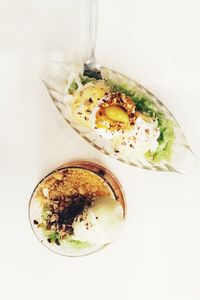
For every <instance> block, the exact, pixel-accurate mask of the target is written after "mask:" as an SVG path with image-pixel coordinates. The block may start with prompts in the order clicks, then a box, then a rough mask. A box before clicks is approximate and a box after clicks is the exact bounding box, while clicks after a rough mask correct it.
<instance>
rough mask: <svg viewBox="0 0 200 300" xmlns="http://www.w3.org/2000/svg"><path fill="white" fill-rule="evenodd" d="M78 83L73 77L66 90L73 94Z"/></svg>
mask: <svg viewBox="0 0 200 300" xmlns="http://www.w3.org/2000/svg"><path fill="white" fill-rule="evenodd" d="M77 88H78V84H77V83H76V81H75V79H74V80H73V81H72V83H71V85H70V87H69V89H68V91H69V93H70V94H73V93H74V91H75V90H77Z"/></svg>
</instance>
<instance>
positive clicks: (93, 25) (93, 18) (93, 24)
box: [89, 0, 98, 58]
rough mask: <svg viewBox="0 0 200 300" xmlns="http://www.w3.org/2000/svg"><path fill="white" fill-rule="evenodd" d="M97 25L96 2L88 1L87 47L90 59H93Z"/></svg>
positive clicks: (96, 0)
mask: <svg viewBox="0 0 200 300" xmlns="http://www.w3.org/2000/svg"><path fill="white" fill-rule="evenodd" d="M97 25H98V0H90V19H89V45H90V58H95V50H96V40H97Z"/></svg>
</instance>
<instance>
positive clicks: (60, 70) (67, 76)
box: [40, 0, 197, 173]
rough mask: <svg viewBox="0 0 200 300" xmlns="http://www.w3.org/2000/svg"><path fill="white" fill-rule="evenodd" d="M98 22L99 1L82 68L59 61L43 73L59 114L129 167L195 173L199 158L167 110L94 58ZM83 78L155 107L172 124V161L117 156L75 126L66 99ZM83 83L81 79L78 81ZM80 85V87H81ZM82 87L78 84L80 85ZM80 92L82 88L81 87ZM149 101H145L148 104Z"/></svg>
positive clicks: (89, 130)
mask: <svg viewBox="0 0 200 300" xmlns="http://www.w3.org/2000/svg"><path fill="white" fill-rule="evenodd" d="M97 19H98V0H90V18H89V45H90V57H89V59H88V60H87V61H86V62H85V63H84V64H82V65H77V64H66V63H63V62H58V61H51V62H49V63H47V64H46V65H45V66H44V67H43V68H42V69H41V72H40V76H41V78H42V80H43V82H44V84H45V86H46V87H47V89H48V92H49V94H50V96H51V98H52V100H53V103H54V104H55V106H56V108H57V109H58V111H59V112H60V113H61V115H62V116H63V118H64V119H65V120H66V121H67V123H68V124H69V125H70V126H71V127H72V128H73V129H74V130H75V131H76V132H78V133H79V135H80V136H81V137H83V138H84V139H85V140H86V141H88V142H89V143H90V144H91V145H93V146H94V147H95V148H96V149H98V150H100V151H101V152H103V153H105V154H107V155H109V156H112V157H114V158H115V159H117V160H119V161H122V162H124V163H126V164H129V165H132V166H135V167H139V168H143V169H147V170H156V171H170V172H178V173H189V172H190V171H191V170H193V169H194V167H195V166H196V162H197V157H196V155H195V153H194V152H193V150H192V149H191V147H190V146H189V144H188V141H187V139H186V137H185V135H184V133H183V131H182V129H181V127H180V126H179V124H178V122H177V121H176V119H175V118H174V116H173V115H172V114H171V112H170V111H169V110H168V109H167V108H166V107H165V105H164V104H163V103H162V102H161V101H160V100H159V99H158V98H157V97H156V96H155V95H153V94H152V93H151V92H150V91H149V90H147V89H146V88H145V87H143V86H142V85H140V84H139V83H137V82H136V81H135V80H133V79H131V78H128V77H127V76H125V75H123V74H121V73H119V72H116V71H113V70H111V69H108V68H105V67H103V66H101V65H100V64H99V63H98V62H97V61H96V58H95V49H96V38H97ZM77 74H79V75H84V76H89V77H93V78H95V79H97V80H99V79H102V80H106V81H111V82H114V83H115V85H116V86H118V85H119V86H122V87H123V89H124V86H125V87H126V89H127V90H128V93H129V94H131V93H132V94H134V95H136V97H137V98H138V97H139V99H143V100H144V99H147V101H150V103H151V105H153V107H154V110H155V112H156V114H157V115H159V114H161V115H163V116H164V117H165V118H166V120H167V122H169V123H170V124H173V134H174V143H173V153H172V155H171V157H170V159H165V160H161V161H152V160H147V159H142V158H138V157H132V156H131V157H130V156H128V157H127V156H126V157H125V156H124V155H123V154H121V153H119V154H118V153H115V152H114V151H112V150H113V149H111V148H110V146H108V144H107V142H106V141H105V139H102V138H100V137H99V135H98V134H97V133H96V132H95V130H94V129H93V128H85V127H83V126H82V125H81V124H78V123H77V122H75V120H74V118H73V117H72V115H71V112H70V105H69V103H70V101H71V98H70V97H72V96H66V91H68V89H69V87H70V85H71V84H72V83H73V80H74V76H75V75H77ZM79 81H80V78H79ZM80 84H81V83H80ZM78 85H79V83H78ZM78 89H79V87H78ZM145 101H146V100H145ZM169 143H170V140H169V141H168V140H167V142H166V144H165V145H164V146H163V145H162V146H163V147H166V149H167V146H168V144H169Z"/></svg>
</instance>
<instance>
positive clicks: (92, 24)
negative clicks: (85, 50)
mask: <svg viewBox="0 0 200 300" xmlns="http://www.w3.org/2000/svg"><path fill="white" fill-rule="evenodd" d="M97 24H98V0H90V18H89V43H90V58H89V59H88V60H87V61H86V62H85V63H84V71H83V74H84V75H85V76H89V77H94V78H96V79H102V76H101V65H100V64H99V63H98V62H97V61H96V58H95V51H96V40H97Z"/></svg>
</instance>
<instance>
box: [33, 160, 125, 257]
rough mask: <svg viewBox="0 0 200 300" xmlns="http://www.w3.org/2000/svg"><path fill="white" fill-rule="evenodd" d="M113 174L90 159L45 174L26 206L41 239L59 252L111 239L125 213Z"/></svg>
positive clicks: (88, 248) (87, 249)
mask: <svg viewBox="0 0 200 300" xmlns="http://www.w3.org/2000/svg"><path fill="white" fill-rule="evenodd" d="M113 178H114V177H112V175H111V174H110V173H109V172H108V171H107V170H106V169H104V168H102V167H99V166H97V165H95V164H93V163H76V164H75V163H71V164H69V165H67V166H64V167H61V168H59V169H58V170H56V171H54V172H52V173H50V174H49V175H48V176H46V177H45V178H44V179H43V180H42V181H41V182H40V183H39V184H38V186H37V187H36V189H35V191H34V193H33V195H32V198H31V202H30V210H29V211H30V221H31V225H32V228H33V230H34V232H35V233H36V235H37V236H38V237H39V239H40V240H41V241H42V243H44V245H46V246H47V247H48V248H50V249H51V250H53V251H55V252H58V253H60V254H64V255H69V256H79V255H84V254H88V253H91V252H94V251H95V250H98V249H99V248H101V247H103V246H105V245H107V244H109V243H110V242H112V241H113V240H114V239H115V238H116V237H117V236H118V234H119V232H120V231H121V228H122V225H123V223H124V218H125V206H124V198H123V194H122V192H121V188H119V184H118V182H117V181H116V179H113ZM109 180H111V182H110V181H109Z"/></svg>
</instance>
